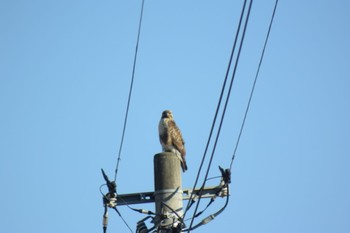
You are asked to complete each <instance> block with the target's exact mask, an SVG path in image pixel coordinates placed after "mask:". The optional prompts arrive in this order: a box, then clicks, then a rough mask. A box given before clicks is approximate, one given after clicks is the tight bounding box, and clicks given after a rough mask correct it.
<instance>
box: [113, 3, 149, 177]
mask: <svg viewBox="0 0 350 233" xmlns="http://www.w3.org/2000/svg"><path fill="white" fill-rule="evenodd" d="M143 6H144V0H142V6H141V12H140V20H139V28H138V33H137V41H136V48H135V55H134V64H133V68H132V75H131V83H130V89H129V96H128V103H127V106H126V112H125V118H124V126H123V133H122V137H121V141H120V147H119V153H118V159H117V165H116V167H115V175H114V181H116V179H117V174H118V168H119V162H120V160H121V159H120V157H121V153H122V148H123V143H124V135H125V129H126V124H127V121H128V115H129V107H130V100H131V94H132V88H133V85H134V77H135V70H136V61H137V52H138V48H139V41H140V34H141V25H142V17H143Z"/></svg>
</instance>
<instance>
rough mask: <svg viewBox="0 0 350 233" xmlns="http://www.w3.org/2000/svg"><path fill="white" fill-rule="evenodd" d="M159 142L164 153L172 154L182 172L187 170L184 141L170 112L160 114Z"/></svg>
mask: <svg viewBox="0 0 350 233" xmlns="http://www.w3.org/2000/svg"><path fill="white" fill-rule="evenodd" d="M158 131H159V141H160V144H161V146H162V149H163V151H164V152H173V153H174V154H175V155H176V156H177V157H178V158H179V160H180V164H181V168H182V171H183V172H185V171H186V170H187V164H186V148H185V141H184V139H183V137H182V134H181V131H180V129H179V128H178V127H177V125H176V123H175V120H174V117H173V113H172V111H171V110H165V111H163V112H162V116H161V118H160V121H159V125H158Z"/></svg>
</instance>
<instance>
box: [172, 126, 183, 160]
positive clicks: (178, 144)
mask: <svg viewBox="0 0 350 233" xmlns="http://www.w3.org/2000/svg"><path fill="white" fill-rule="evenodd" d="M169 136H170V137H171V141H172V144H173V146H174V147H175V149H176V150H178V151H179V152H180V153H181V155H182V156H183V157H185V155H186V149H185V141H184V140H183V138H182V134H181V131H180V129H179V128H178V127H177V125H176V124H175V122H174V121H171V122H169Z"/></svg>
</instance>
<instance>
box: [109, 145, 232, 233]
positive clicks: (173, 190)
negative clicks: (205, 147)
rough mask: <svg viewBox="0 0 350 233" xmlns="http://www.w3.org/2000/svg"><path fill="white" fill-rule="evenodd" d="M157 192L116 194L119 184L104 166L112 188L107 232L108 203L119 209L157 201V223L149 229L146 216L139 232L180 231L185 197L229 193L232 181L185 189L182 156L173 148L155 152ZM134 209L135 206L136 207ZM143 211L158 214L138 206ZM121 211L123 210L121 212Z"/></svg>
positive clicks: (155, 185) (137, 231) (213, 197)
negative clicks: (180, 158) (172, 149)
mask: <svg viewBox="0 0 350 233" xmlns="http://www.w3.org/2000/svg"><path fill="white" fill-rule="evenodd" d="M153 162H154V192H141V193H131V194H118V195H117V194H116V184H115V182H114V181H112V182H111V181H109V179H108V177H107V176H106V174H105V173H104V171H103V170H102V173H103V176H104V179H105V180H106V183H107V186H108V189H109V192H108V193H107V194H106V195H104V198H103V199H104V206H105V213H104V218H103V220H104V222H103V223H104V224H103V226H104V232H106V229H107V218H108V213H107V207H109V208H113V209H115V210H116V211H117V209H116V207H117V206H122V205H134V204H144V203H153V202H154V203H155V216H154V217H152V223H153V224H154V226H153V227H152V228H151V229H148V228H147V226H146V224H145V220H147V219H148V218H151V217H146V218H144V219H142V220H140V221H139V222H138V223H137V229H136V233H148V232H151V231H154V230H155V229H156V232H157V233H180V232H182V229H183V228H184V227H185V226H184V224H183V219H182V217H183V214H184V209H183V200H189V199H191V198H195V199H196V198H212V199H215V198H216V197H217V196H220V197H225V196H227V190H228V186H227V184H228V182H223V180H224V179H225V178H224V177H223V179H222V180H221V182H220V184H219V185H217V186H213V187H204V188H195V189H194V190H193V189H184V190H182V178H181V174H182V171H181V168H180V160H179V158H178V157H177V156H176V155H175V154H174V153H172V152H162V153H158V154H156V155H154V160H153ZM132 209H133V208H132ZM133 210H135V211H138V212H140V213H146V214H150V213H152V214H154V213H153V212H151V211H147V210H142V209H140V210H137V209H133ZM118 214H119V213H118Z"/></svg>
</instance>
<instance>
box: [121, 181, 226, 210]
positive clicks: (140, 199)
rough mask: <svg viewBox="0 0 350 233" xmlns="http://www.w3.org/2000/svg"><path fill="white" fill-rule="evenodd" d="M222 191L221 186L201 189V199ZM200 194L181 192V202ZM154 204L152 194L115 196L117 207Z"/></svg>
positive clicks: (187, 191)
mask: <svg viewBox="0 0 350 233" xmlns="http://www.w3.org/2000/svg"><path fill="white" fill-rule="evenodd" d="M222 189H223V187H222V186H220V185H219V186H211V187H206V188H203V191H202V195H201V198H212V197H214V196H217V194H218V193H219V192H221V191H222ZM199 192H200V188H196V189H194V190H192V189H184V190H183V200H189V199H190V197H191V194H192V193H193V194H194V195H195V194H196V193H199ZM220 196H221V197H224V196H226V194H223V195H220ZM152 202H154V192H142V193H130V194H118V195H117V206H122V205H134V204H144V203H152Z"/></svg>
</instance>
